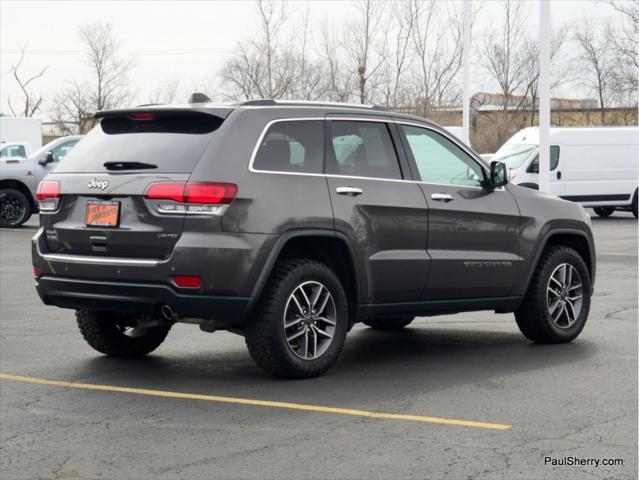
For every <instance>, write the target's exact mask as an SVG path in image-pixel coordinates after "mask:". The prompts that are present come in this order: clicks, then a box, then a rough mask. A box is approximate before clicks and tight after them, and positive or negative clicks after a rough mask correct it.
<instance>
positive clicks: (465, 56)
mask: <svg viewBox="0 0 639 480" xmlns="http://www.w3.org/2000/svg"><path fill="white" fill-rule="evenodd" d="M463 37H464V40H463V47H462V48H463V50H462V65H463V67H462V68H463V75H464V79H463V87H462V97H463V98H462V127H463V130H464V133H463V136H464V138H462V140H463V141H464V142H466V144H468V145H470V87H469V85H468V83H469V82H470V68H469V61H470V0H464V11H463Z"/></svg>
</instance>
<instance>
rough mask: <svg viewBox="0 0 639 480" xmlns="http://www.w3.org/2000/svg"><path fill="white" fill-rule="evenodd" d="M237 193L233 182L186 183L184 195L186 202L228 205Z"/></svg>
mask: <svg viewBox="0 0 639 480" xmlns="http://www.w3.org/2000/svg"><path fill="white" fill-rule="evenodd" d="M235 195H237V185H235V184H234V183H187V184H186V188H185V189H184V196H185V197H186V202H187V203H213V204H216V205H228V204H229V203H231V202H232V201H233V199H234V198H235Z"/></svg>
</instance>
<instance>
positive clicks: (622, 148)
mask: <svg viewBox="0 0 639 480" xmlns="http://www.w3.org/2000/svg"><path fill="white" fill-rule="evenodd" d="M550 145H551V146H550V192H551V193H553V194H554V195H557V196H559V197H561V198H564V199H566V200H571V201H573V202H577V203H580V204H581V205H583V206H584V207H592V208H594V210H595V213H597V215H600V216H602V217H607V216H609V215H611V214H612V213H613V212H614V211H615V209H620V210H632V212H633V213H634V215H635V217H636V216H637V185H638V176H637V166H638V164H639V128H637V127H587V128H577V127H557V128H551V129H550ZM491 160H498V161H501V162H505V163H506V165H507V166H508V168H509V170H510V181H511V182H513V183H515V184H518V185H521V186H524V187H529V188H535V189H538V188H539V178H538V177H539V128H538V127H530V128H525V129H523V130H520V131H519V132H517V133H516V134H515V135H513V136H512V137H511V138H510V139H509V140H508V141H507V142H506V143H505V144H504V145H502V147H501V148H500V149H499V150H498V151H497V152H496V153H495V155H494V156H493V157H492V158H491Z"/></svg>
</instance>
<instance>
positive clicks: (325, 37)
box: [319, 19, 355, 102]
mask: <svg viewBox="0 0 639 480" xmlns="http://www.w3.org/2000/svg"><path fill="white" fill-rule="evenodd" d="M341 54H342V48H341V46H340V41H339V39H338V36H337V34H336V32H335V28H334V27H333V26H332V25H329V22H328V20H327V19H324V24H323V25H322V29H321V45H320V48H319V59H320V60H319V62H320V68H321V71H322V77H323V79H324V83H325V99H326V100H332V101H335V102H346V101H348V100H350V99H351V98H352V96H353V95H354V90H355V88H354V85H355V72H354V71H352V69H350V68H349V67H348V64H347V62H346V61H345V60H344V59H343V58H342V55H341Z"/></svg>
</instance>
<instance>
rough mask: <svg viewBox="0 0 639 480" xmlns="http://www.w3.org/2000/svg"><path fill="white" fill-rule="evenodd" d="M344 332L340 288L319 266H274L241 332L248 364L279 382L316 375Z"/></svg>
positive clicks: (291, 263) (336, 353)
mask: <svg viewBox="0 0 639 480" xmlns="http://www.w3.org/2000/svg"><path fill="white" fill-rule="evenodd" d="M347 328H348V307H347V300H346V294H345V292H344V289H343V287H342V285H341V283H340V281H339V279H338V278H337V276H336V275H335V273H334V272H333V271H332V270H331V269H329V268H328V267H327V266H326V265H324V264H323V263H320V262H317V261H314V260H302V259H288V260H284V261H281V262H278V264H277V265H276V266H275V268H274V269H273V273H272V274H271V277H270V279H269V281H268V283H267V285H266V287H265V289H264V292H263V293H262V298H261V299H260V303H259V304H258V305H257V306H256V309H255V312H254V314H253V316H252V318H250V319H249V321H248V324H247V326H246V329H245V340H246V345H247V347H248V350H249V353H250V354H251V357H253V360H255V362H256V363H257V364H258V365H259V366H261V367H262V368H264V369H265V370H266V371H268V372H270V373H272V374H273V375H275V376H278V377H283V378H307V377H314V376H317V375H321V374H322V373H324V372H325V371H326V370H328V369H329V368H330V367H331V365H333V363H335V361H336V360H337V357H338V356H339V354H340V352H341V350H342V346H343V345H344V339H345V338H346V330H347Z"/></svg>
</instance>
